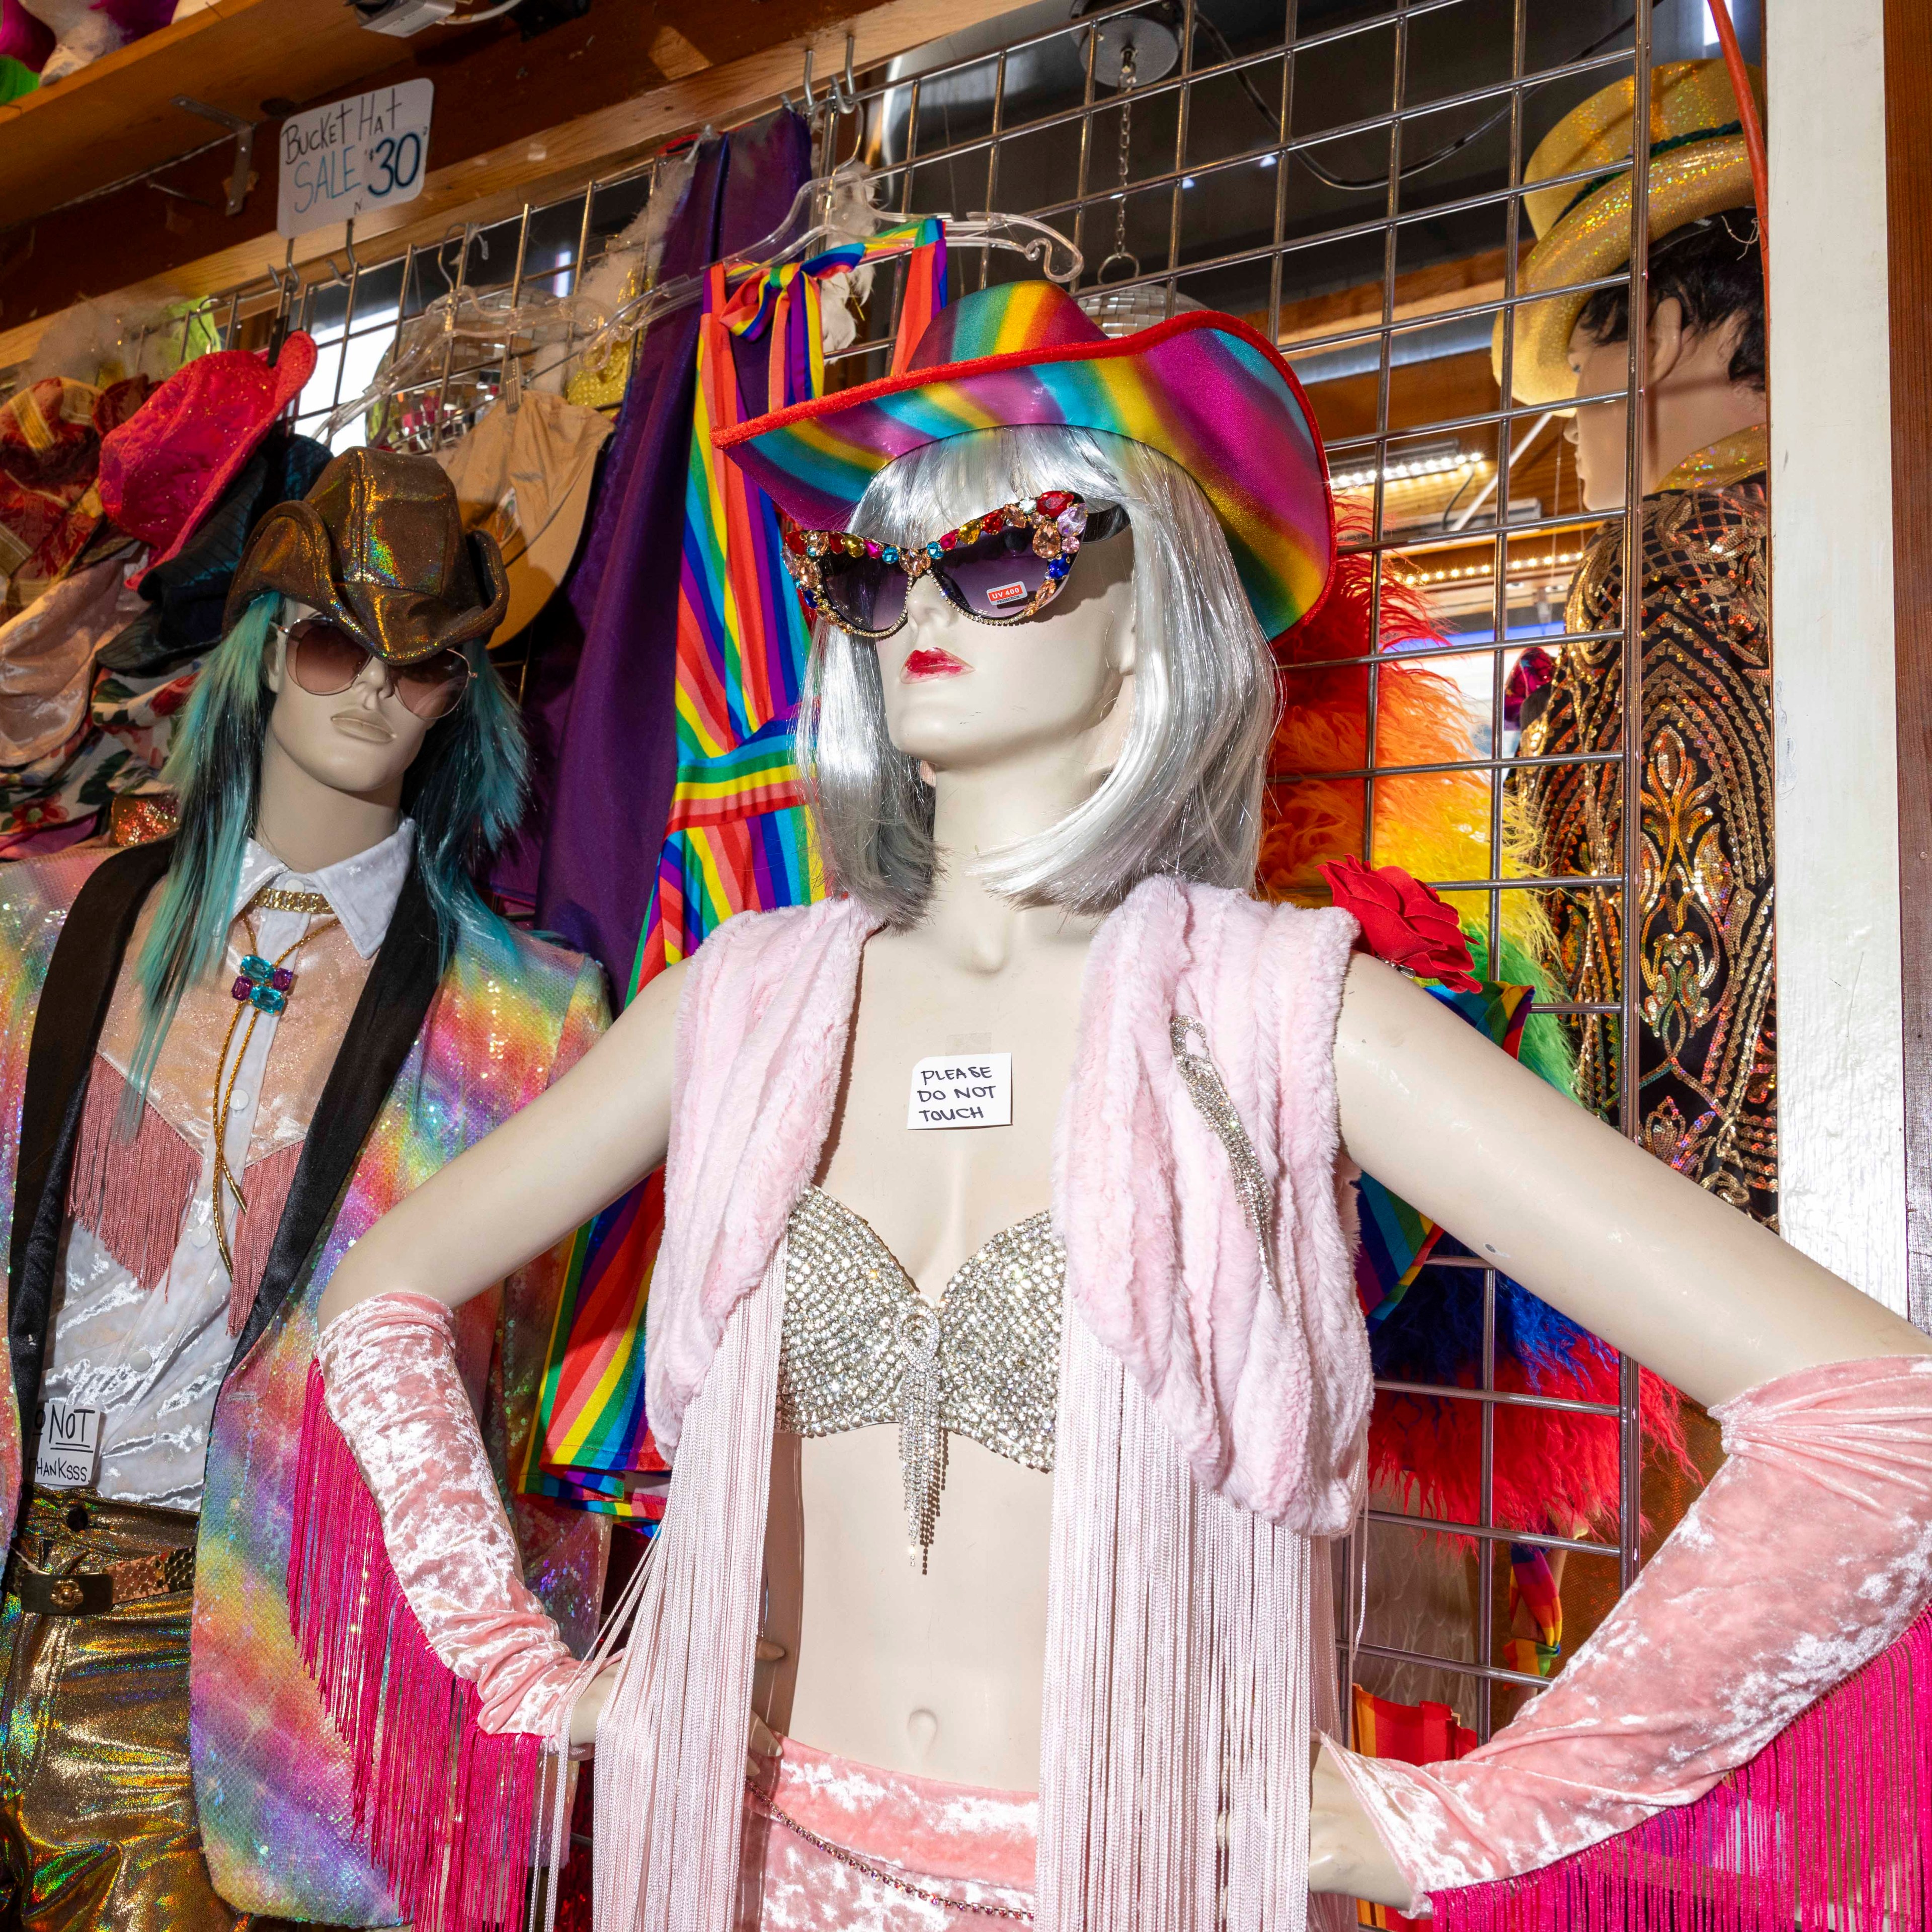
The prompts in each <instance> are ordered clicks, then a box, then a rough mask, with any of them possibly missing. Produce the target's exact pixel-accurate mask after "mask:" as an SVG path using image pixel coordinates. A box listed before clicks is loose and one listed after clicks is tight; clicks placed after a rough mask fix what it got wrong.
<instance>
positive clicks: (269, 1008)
mask: <svg viewBox="0 0 1932 1932" xmlns="http://www.w3.org/2000/svg"><path fill="white" fill-rule="evenodd" d="M254 904H256V905H258V906H260V907H263V908H264V909H265V910H268V911H270V912H299V913H304V914H305V915H306V916H308V917H309V918H311V919H313V918H314V917H315V916H316V915H317V913H326V912H327V911H328V910H329V901H328V900H327V899H326V898H323V895H321V893H320V892H279V891H269V892H259V893H257V895H256V897H255V899H254ZM336 923H337V922H336V920H335V918H334V917H333V916H331V917H329V918H327V919H324V920H323V922H322V924H321V925H320V926H305V927H304V928H303V929H302V932H301V933H300V934H299V935H298V936H297V937H296V941H295V942H294V944H293V945H290V946H289V947H285V948H284V950H283V951H282V952H281V953H280V954H279V955H278V956H277V957H275V959H263V957H262V956H261V951H260V941H257V938H256V937H255V922H254V920H253V919H251V918H250V917H249V916H248V913H246V912H245V913H242V930H243V931H244V932H246V933H247V934H248V952H247V953H245V955H244V956H243V958H242V970H241V971H240V972H239V973H238V974H236V976H235V983H234V985H233V986H232V987H230V988H229V992H230V993H231V994H232V995H233V997H234V999H235V1002H236V1006H235V1015H234V1017H233V1019H230V1020H229V1022H228V1031H227V1032H226V1034H223V1036H222V1040H221V1057H220V1058H219V1059H218V1060H217V1061H216V1062H215V1063H214V1103H213V1112H214V1182H213V1186H212V1189H211V1193H212V1201H211V1205H212V1207H213V1208H214V1238H215V1241H216V1243H217V1245H218V1246H219V1247H220V1250H221V1261H222V1265H223V1267H225V1268H226V1269H227V1271H228V1279H229V1280H230V1281H231V1282H232V1281H233V1280H234V1279H235V1257H234V1256H233V1254H232V1253H229V1247H228V1219H227V1216H226V1213H225V1212H224V1208H223V1191H224V1190H229V1191H232V1192H233V1194H234V1196H235V1206H236V1212H237V1213H239V1214H247V1213H248V1202H247V1200H246V1199H245V1197H244V1196H243V1195H242V1184H241V1182H240V1181H238V1180H237V1179H236V1177H235V1171H234V1169H232V1168H231V1167H230V1166H229V1165H228V1116H229V1110H230V1109H231V1108H232V1107H233V1105H234V1100H235V1082H236V1079H238V1078H239V1076H240V1074H241V1072H242V1061H244V1060H245V1059H246V1058H248V1044H249V1043H250V1041H251V1040H253V1039H254V1037H255V1025H256V1022H257V1021H258V1020H260V1019H261V1017H262V1016H263V1014H264V1013H274V1014H277V1015H279V1014H280V1013H281V1012H282V1011H283V1010H284V1008H285V1007H287V1005H288V1003H289V995H290V993H291V992H293V991H294V989H295V983H296V976H295V975H294V974H293V973H292V972H290V971H289V965H288V962H290V960H291V959H293V958H294V957H295V956H296V954H297V953H299V952H300V951H301V950H302V948H303V947H305V946H306V945H307V944H308V943H309V941H311V939H316V938H320V936H321V935H323V933H325V932H327V931H328V930H329V928H330V927H331V926H334V925H335V924H336ZM244 1013H246V1014H247V1015H248V1031H247V1032H245V1034H243V1035H242V1046H241V1050H240V1051H239V1052H238V1053H237V1054H236V1056H235V1062H234V1064H233V1066H232V1067H230V1066H229V1061H228V1050H229V1048H230V1047H231V1046H233V1045H234V1043H235V1029H236V1028H237V1027H238V1026H239V1025H241V1024H242V1015H243V1014H244ZM223 1067H228V1079H227V1082H226V1085H223V1081H222V1078H221V1070H222V1068H223ZM242 1164H243V1166H247V1164H248V1163H247V1160H246V1157H244V1160H243V1163H242Z"/></svg>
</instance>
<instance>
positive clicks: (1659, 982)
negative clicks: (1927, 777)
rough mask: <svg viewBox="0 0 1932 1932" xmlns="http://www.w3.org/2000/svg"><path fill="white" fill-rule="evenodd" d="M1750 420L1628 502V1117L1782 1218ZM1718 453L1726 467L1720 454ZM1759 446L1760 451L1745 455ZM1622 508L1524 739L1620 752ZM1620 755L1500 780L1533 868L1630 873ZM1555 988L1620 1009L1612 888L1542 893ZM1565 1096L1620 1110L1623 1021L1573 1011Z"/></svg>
mask: <svg viewBox="0 0 1932 1932" xmlns="http://www.w3.org/2000/svg"><path fill="white" fill-rule="evenodd" d="M1730 443H1731V444H1733V445H1741V446H1742V448H1739V449H1727V446H1726V445H1718V446H1715V448H1714V449H1712V450H1711V451H1709V452H1700V455H1699V456H1698V457H1697V458H1692V459H1691V461H1690V462H1689V463H1686V464H1685V466H1683V467H1682V469H1680V470H1679V471H1677V472H1673V475H1672V476H1670V478H1667V479H1666V481H1665V483H1664V486H1663V487H1662V488H1661V489H1660V490H1659V491H1658V493H1657V494H1655V496H1650V497H1648V498H1646V499H1645V502H1644V505H1643V617H1642V622H1643V687H1642V688H1643V738H1644V742H1643V781H1642V784H1643V792H1642V796H1643V808H1642V810H1643V827H1642V838H1643V844H1642V854H1641V860H1640V865H1641V871H1640V877H1639V879H1638V880H1637V884H1636V887H1635V892H1634V896H1635V899H1636V904H1637V919H1638V921H1639V925H1638V930H1637V935H1636V953H1635V957H1636V961H1637V970H1638V971H1639V972H1640V974H1641V976H1642V977H1641V984H1640V1006H1639V1012H1640V1016H1641V1021H1642V1028H1643V1031H1642V1034H1641V1037H1640V1040H1639V1041H1638V1045H1637V1056H1638V1069H1639V1080H1640V1088H1639V1091H1640V1108H1641V1112H1642V1124H1641V1133H1642V1138H1643V1142H1644V1144H1645V1145H1646V1146H1647V1147H1649V1149H1650V1151H1652V1153H1653V1154H1655V1155H1656V1156H1657V1157H1658V1158H1659V1159H1660V1160H1667V1161H1669V1162H1670V1163H1671V1165H1672V1166H1673V1167H1676V1169H1679V1171H1680V1172H1682V1173H1685V1174H1687V1175H1689V1176H1690V1177H1691V1179H1693V1180H1694V1181H1697V1183H1698V1184H1700V1186H1702V1187H1705V1188H1706V1189H1708V1190H1709V1191H1710V1192H1711V1193H1714V1194H1716V1195H1718V1196H1720V1197H1721V1199H1724V1200H1726V1201H1728V1202H1731V1203H1732V1204H1733V1205H1735V1206H1736V1207H1739V1208H1743V1209H1744V1210H1745V1211H1746V1212H1747V1213H1748V1214H1751V1215H1752V1216H1754V1217H1755V1218H1756V1219H1757V1220H1760V1221H1762V1222H1763V1223H1765V1224H1766V1226H1771V1227H1775V1226H1777V1220H1778V1140H1777V1132H1778V1113H1777V1083H1776V1067H1777V1056H1776V1045H1775V1040H1776V1035H1775V982H1774V979H1773V953H1772V710H1771V625H1770V586H1769V574H1768V571H1767V568H1766V538H1767V535H1768V534H1769V512H1768V509H1767V505H1766V495H1765V484H1764V476H1763V458H1762V453H1761V452H1762V449H1763V431H1756V432H1747V433H1746V434H1745V437H1741V438H1733V439H1730ZM1727 457H1728V458H1730V460H1729V462H1728V463H1727V462H1726V461H1725V460H1724V459H1725V458H1727ZM1754 459H1755V460H1754ZM1623 579H1624V524H1623V522H1622V520H1621V519H1619V520H1618V521H1617V522H1616V523H1614V524H1613V525H1612V526H1611V527H1610V528H1609V529H1607V530H1605V531H1604V532H1603V533H1602V534H1601V535H1599V536H1598V538H1596V540H1595V541H1594V542H1593V543H1592V544H1591V545H1590V547H1589V550H1587V551H1586V553H1585V556H1584V559H1583V565H1582V567H1581V568H1580V569H1579V571H1577V577H1576V580H1575V582H1574V583H1573V584H1572V585H1571V589H1570V595H1569V600H1568V607H1567V609H1566V610H1565V622H1564V628H1565V630H1566V631H1569V632H1571V633H1572V634H1575V633H1577V632H1582V631H1598V632H1605V633H1608V634H1607V635H1604V636H1600V637H1595V638H1593V639H1590V640H1587V641H1580V642H1573V643H1567V644H1565V645H1564V646H1562V649H1561V651H1560V652H1559V655H1558V656H1557V659H1556V664H1555V667H1554V673H1553V678H1552V681H1551V682H1550V685H1548V686H1547V687H1546V688H1545V690H1544V691H1542V692H1541V693H1539V694H1538V698H1539V699H1541V705H1540V707H1539V706H1537V705H1536V702H1535V700H1532V704H1531V705H1529V706H1526V707H1525V721H1524V727H1523V742H1522V751H1523V754H1524V755H1526V756H1529V757H1535V756H1539V755H1541V754H1546V753H1553V754H1561V753H1565V752H1570V753H1574V752H1590V751H1597V752H1605V751H1607V752H1620V751H1621V750H1622V745H1623V704H1624V697H1623V685H1624V680H1623V664H1622V652H1623V634H1622V633H1623V625H1624V614H1623V613H1624V603H1623V598H1624V585H1623ZM1620 778H1621V768H1620V766H1619V765H1618V764H1616V763H1575V764H1553V765H1544V766H1529V767H1526V768H1520V769H1518V771H1517V773H1516V774H1515V775H1514V778H1513V780H1512V783H1513V784H1514V787H1515V788H1516V790H1517V802H1518V804H1519V806H1520V812H1521V817H1522V819H1523V821H1524V823H1525V824H1526V829H1527V831H1528V832H1529V838H1530V841H1531V846H1532V849H1531V851H1530V853H1529V854H1528V855H1527V856H1529V861H1530V862H1531V863H1532V865H1534V866H1535V868H1536V871H1537V873H1538V874H1539V875H1541V876H1542V877H1594V878H1601V877H1605V876H1607V875H1610V874H1619V873H1621V872H1622V870H1623V842H1622V841H1623V822H1622V811H1621V809H1620V805H1619V792H1620ZM1546 898H1547V903H1548V906H1549V910H1550V913H1551V916H1552V918H1553V922H1554V924H1555V928H1556V951H1555V957H1554V958H1553V959H1551V960H1550V962H1548V964H1549V965H1550V970H1551V972H1552V975H1553V978H1554V979H1555V980H1556V981H1557V983H1558V984H1559V986H1560V989H1561V992H1560V994H1559V998H1562V999H1563V1000H1565V1001H1571V1002H1575V1003H1578V1004H1607V1005H1610V1006H1615V1005H1616V1003H1617V1002H1618V1001H1619V998H1620V997H1621V994H1620V984H1619V965H1620V962H1621V959H1622V944H1623V941H1622V925H1621V907H1620V904H1619V895H1618V893H1617V892H1616V889H1614V888H1611V889H1604V888H1601V887H1586V888H1583V889H1577V890H1571V891H1565V892H1549V893H1547V895H1546ZM1571 1028H1572V1031H1573V1033H1574V1037H1575V1040H1576V1043H1577V1055H1578V1081H1577V1093H1578V1097H1579V1098H1580V1100H1583V1102H1584V1103H1585V1104H1586V1106H1591V1107H1593V1108H1595V1109H1596V1110H1597V1111H1598V1112H1600V1113H1601V1114H1602V1115H1604V1116H1605V1117H1606V1118H1608V1119H1610V1120H1611V1121H1618V1120H1619V1117H1620V1111H1621V1110H1620V1107H1619V1098H1620V1096H1619V1080H1618V1071H1617V1036H1618V1031H1619V1021H1618V1019H1617V1017H1616V1015H1615V1014H1614V1013H1593V1014H1586V1015H1580V1016H1576V1017H1575V1018H1574V1019H1573V1020H1572V1021H1571Z"/></svg>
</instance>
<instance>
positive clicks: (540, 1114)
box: [318, 964, 684, 1328]
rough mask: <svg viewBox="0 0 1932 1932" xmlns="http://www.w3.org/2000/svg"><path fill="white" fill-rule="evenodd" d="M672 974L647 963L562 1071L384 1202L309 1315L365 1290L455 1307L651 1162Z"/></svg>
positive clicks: (667, 1086)
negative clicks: (519, 1107)
mask: <svg viewBox="0 0 1932 1932" xmlns="http://www.w3.org/2000/svg"><path fill="white" fill-rule="evenodd" d="M683 984H684V968H683V966H682V965H681V964H680V965H676V966H673V967H670V968H668V969H667V971H664V972H663V973H661V974H658V977H657V978H655V980H652V982H651V983H650V984H649V986H646V988H644V989H643V991H642V992H640V993H639V994H638V995H637V998H635V999H634V1000H633V1001H631V1004H630V1005H629V1006H628V1007H625V1010H624V1012H623V1013H622V1016H620V1017H619V1019H618V1020H617V1022H616V1024H615V1025H613V1027H612V1028H610V1031H609V1032H608V1033H607V1034H604V1037H603V1038H602V1039H601V1040H599V1041H598V1043H597V1044H596V1045H595V1046H593V1047H592V1049H590V1051H589V1052H588V1053H586V1055H584V1056H583V1058H582V1059H581V1060H580V1061H578V1062H577V1064H576V1065H575V1066H574V1067H572V1068H571V1070H570V1071H569V1072H568V1073H566V1074H565V1076H563V1078H562V1079H561V1080H559V1081H558V1082H556V1084H555V1085H553V1086H552V1087H550V1088H547V1090H546V1091H544V1093H543V1094H541V1095H540V1096H539V1097H538V1098H537V1099H536V1100H533V1101H532V1102H531V1103H530V1104H529V1106H527V1107H526V1108H525V1109H523V1112H521V1113H519V1114H516V1115H512V1116H511V1118H510V1119H508V1120H507V1121H505V1122H504V1123H503V1124H502V1126H501V1127H498V1128H497V1129H496V1130H495V1132H494V1133H490V1134H488V1135H486V1136H484V1139H481V1140H480V1141H478V1142H477V1143H476V1145H475V1146H474V1147H472V1148H469V1150H468V1151H466V1153H464V1154H461V1155H460V1156H458V1158H457V1159H456V1160H453V1161H452V1162H450V1163H449V1165H448V1166H446V1167H443V1168H441V1169H439V1170H438V1171H437V1172H436V1173H435V1174H434V1175H431V1178H429V1179H428V1181H425V1183H424V1184H423V1185H422V1187H419V1188H418V1189H417V1190H416V1192H415V1193H413V1194H411V1195H410V1196H408V1197H407V1199H404V1200H403V1201H402V1202H399V1203H398V1205H396V1206H395V1208H392V1209H391V1210H390V1211H389V1213H388V1214H386V1215H384V1216H383V1218H382V1220H380V1221H379V1222H377V1224H376V1225H375V1226H374V1227H373V1228H371V1229H370V1231H369V1232H368V1233H367V1234H366V1235H364V1236H363V1237H362V1239H361V1240H360V1241H358V1242H357V1243H356V1245H355V1246H354V1247H353V1248H351V1249H350V1250H349V1252H348V1253H347V1254H346V1255H344V1256H343V1258H342V1261H341V1265H339V1266H338V1268H337V1269H336V1271H335V1278H334V1279H333V1280H332V1281H331V1282H330V1283H329V1286H328V1289H327V1290H326V1292H324V1294H323V1298H322V1305H321V1308H320V1311H319V1315H318V1320H319V1321H320V1324H321V1325H323V1327H325V1328H326V1326H327V1325H328V1324H329V1322H330V1321H331V1320H332V1319H334V1318H335V1316H338V1315H340V1314H341V1313H342V1312H343V1311H344V1310H345V1309H347V1308H352V1307H354V1306H355V1305H356V1304H357V1303H358V1302H359V1301H368V1299H369V1298H370V1297H371V1295H389V1294H396V1293H402V1292H408V1293H411V1294H416V1295H428V1297H429V1298H431V1300H432V1301H440V1302H443V1303H444V1304H446V1305H447V1306H448V1307H452V1308H455V1307H460V1306H461V1305H462V1304H463V1303H464V1302H466V1301H468V1300H469V1298H470V1297H471V1296H472V1295H480V1294H481V1293H482V1292H483V1291H484V1289H486V1288H489V1287H491V1286H494V1284H495V1283H497V1282H499V1281H501V1280H502V1278H503V1277H504V1276H505V1275H506V1274H512V1273H514V1271H516V1270H517V1268H521V1267H522V1266H523V1265H524V1264H525V1262H529V1261H530V1260H532V1259H534V1258H535V1256H538V1255H540V1254H542V1253H544V1252H545V1251H546V1250H548V1249H550V1248H552V1247H555V1246H556V1244H557V1243H558V1242H559V1241H562V1239H563V1238H565V1236H566V1235H568V1234H569V1233H570V1232H571V1230H572V1229H575V1228H577V1227H579V1226H581V1225H582V1224H583V1223H584V1222H586V1221H587V1220H589V1219H590V1218H591V1217H592V1215H594V1214H597V1213H598V1212H599V1211H601V1209H603V1208H607V1207H608V1206H609V1205H610V1203H611V1202H613V1201H614V1200H616V1198H617V1197H618V1196H619V1195H620V1194H622V1193H623V1192H624V1190H625V1189H626V1188H627V1187H632V1186H634V1184H636V1183H637V1181H640V1180H642V1179H643V1177H644V1176H645V1175H646V1174H648V1173H649V1172H650V1171H651V1169H652V1168H654V1167H655V1166H658V1164H659V1163H661V1161H662V1160H663V1159H664V1150H665V1148H666V1147H667V1145H669V1142H670V1105H671V1040H672V1036H673V1031H674V1030H675V1028H676V1023H677V1003H678V996H679V993H680V992H681V991H682V987H683Z"/></svg>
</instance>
